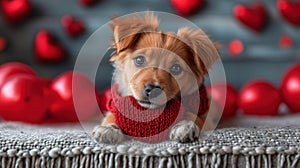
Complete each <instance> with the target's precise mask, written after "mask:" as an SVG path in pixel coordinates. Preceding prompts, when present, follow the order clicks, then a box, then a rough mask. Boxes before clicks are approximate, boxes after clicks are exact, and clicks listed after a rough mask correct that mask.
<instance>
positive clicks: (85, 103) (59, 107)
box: [49, 72, 98, 122]
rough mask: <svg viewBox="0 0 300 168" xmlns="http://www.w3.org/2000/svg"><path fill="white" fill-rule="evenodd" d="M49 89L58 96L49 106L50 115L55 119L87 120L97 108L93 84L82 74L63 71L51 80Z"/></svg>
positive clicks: (68, 120) (69, 120)
mask: <svg viewBox="0 0 300 168" xmlns="http://www.w3.org/2000/svg"><path fill="white" fill-rule="evenodd" d="M72 80H73V81H72ZM50 89H51V90H53V91H54V92H55V93H56V94H57V95H58V96H59V98H58V99H57V100H56V101H55V102H54V103H53V104H52V105H51V106H50V107H49V110H50V113H51V115H52V116H53V117H54V118H56V119H57V120H62V121H67V122H75V121H78V119H80V120H87V119H89V118H91V116H93V115H94V114H95V112H96V111H97V109H98V105H97V101H96V100H97V99H96V94H95V85H94V84H93V83H92V82H91V81H90V80H89V79H88V78H87V77H86V76H85V75H84V74H81V73H79V72H66V73H63V74H61V75H60V76H58V77H57V78H56V79H55V80H54V81H53V82H52V84H51V87H50ZM74 100H76V101H74ZM74 103H76V104H74ZM74 106H76V109H75V107H74ZM76 114H77V115H78V117H77V115H76Z"/></svg>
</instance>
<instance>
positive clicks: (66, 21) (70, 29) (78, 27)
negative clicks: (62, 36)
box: [61, 15, 85, 37]
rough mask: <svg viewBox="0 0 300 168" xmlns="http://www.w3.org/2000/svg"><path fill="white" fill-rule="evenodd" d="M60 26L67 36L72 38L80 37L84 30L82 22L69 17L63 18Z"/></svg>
mask: <svg viewBox="0 0 300 168" xmlns="http://www.w3.org/2000/svg"><path fill="white" fill-rule="evenodd" d="M61 24H62V26H63V28H64V29H65V31H66V32H67V34H68V35H69V36H72V37H74V36H78V35H80V34H81V33H83V32H84V30H85V27H84V25H83V23H82V21H80V20H77V19H75V18H73V17H72V16H71V15H65V16H63V17H62V19H61Z"/></svg>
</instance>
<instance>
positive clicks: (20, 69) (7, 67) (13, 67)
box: [0, 62, 36, 87]
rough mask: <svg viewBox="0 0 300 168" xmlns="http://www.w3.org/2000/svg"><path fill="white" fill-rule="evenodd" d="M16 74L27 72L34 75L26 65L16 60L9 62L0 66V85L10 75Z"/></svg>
mask: <svg viewBox="0 0 300 168" xmlns="http://www.w3.org/2000/svg"><path fill="white" fill-rule="evenodd" d="M18 74H27V75H31V76H35V77H36V74H35V72H34V71H33V70H32V69H31V68H30V67H29V66H27V65H25V64H22V63H18V62H9V63H6V64H3V65H1V66H0V87H1V86H2V85H3V83H5V82H6V81H7V80H8V79H9V78H10V77H12V76H15V75H18Z"/></svg>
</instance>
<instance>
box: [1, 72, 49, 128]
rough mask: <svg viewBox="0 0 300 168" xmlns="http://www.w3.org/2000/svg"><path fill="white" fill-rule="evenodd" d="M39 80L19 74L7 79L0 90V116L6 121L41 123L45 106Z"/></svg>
mask: <svg viewBox="0 0 300 168" xmlns="http://www.w3.org/2000/svg"><path fill="white" fill-rule="evenodd" d="M43 100H44V95H43V89H42V86H41V84H40V80H39V79H38V78H36V77H35V76H32V75H27V74H19V75H15V76H13V77H11V78H9V79H8V80H7V81H6V82H5V83H4V84H3V85H2V87H1V88H0V116H1V117H2V118H3V119H5V120H8V121H23V122H29V123H40V122H42V120H43V118H44V115H45V112H46V106H45V105H44V101H43Z"/></svg>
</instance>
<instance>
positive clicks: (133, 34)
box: [111, 13, 218, 108]
mask: <svg viewBox="0 0 300 168" xmlns="http://www.w3.org/2000/svg"><path fill="white" fill-rule="evenodd" d="M158 25H159V21H158V19H157V18H156V17H155V16H154V15H153V14H150V13H148V14H147V15H144V16H140V15H136V16H131V17H125V18H115V19H113V20H112V25H111V28H112V30H113V32H114V43H113V45H114V48H116V52H115V54H114V55H113V56H112V57H111V61H112V62H113V63H114V65H115V67H116V71H115V74H114V79H115V82H117V83H118V84H119V92H120V93H121V94H122V95H123V96H125V95H132V96H134V98H135V99H136V100H137V101H138V102H139V104H140V105H141V106H143V107H147V108H156V107H158V106H161V105H163V104H165V103H166V102H167V101H168V100H170V99H172V98H175V97H178V96H180V95H188V94H190V93H192V92H194V91H196V89H198V87H199V84H202V83H203V79H204V76H205V75H206V74H207V72H208V69H209V68H210V67H211V66H212V64H213V63H214V62H215V60H216V59H217V58H218V51H217V50H216V47H215V45H214V44H213V43H212V42H211V41H210V40H209V38H208V36H207V35H206V34H205V33H204V32H203V31H202V30H201V29H190V28H188V27H185V28H181V29H179V30H178V32H177V33H174V32H161V31H159V30H157V28H158Z"/></svg>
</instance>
